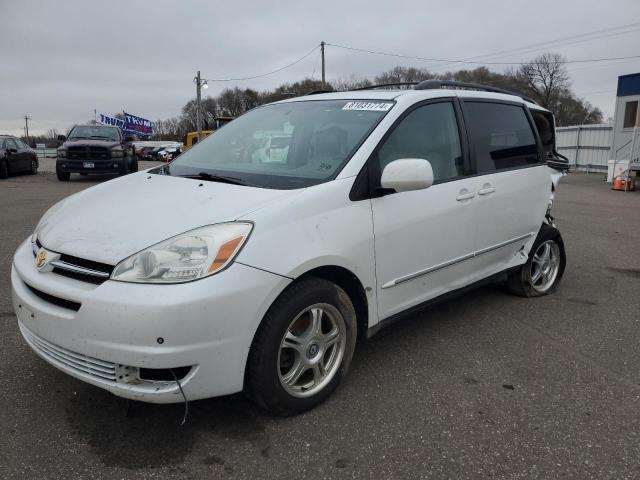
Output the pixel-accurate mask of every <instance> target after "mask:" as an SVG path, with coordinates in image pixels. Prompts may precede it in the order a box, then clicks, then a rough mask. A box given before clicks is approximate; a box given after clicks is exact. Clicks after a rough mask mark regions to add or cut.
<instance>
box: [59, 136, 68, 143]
mask: <svg viewBox="0 0 640 480" xmlns="http://www.w3.org/2000/svg"><path fill="white" fill-rule="evenodd" d="M66 139H67V137H65V136H64V135H58V141H59V142H64V141H65V140H66Z"/></svg>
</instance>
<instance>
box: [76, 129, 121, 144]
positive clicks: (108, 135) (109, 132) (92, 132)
mask: <svg viewBox="0 0 640 480" xmlns="http://www.w3.org/2000/svg"><path fill="white" fill-rule="evenodd" d="M81 139H94V140H114V141H119V140H120V133H119V132H118V129H117V128H114V127H101V126H96V125H81V126H77V127H73V129H71V132H69V137H68V140H81Z"/></svg>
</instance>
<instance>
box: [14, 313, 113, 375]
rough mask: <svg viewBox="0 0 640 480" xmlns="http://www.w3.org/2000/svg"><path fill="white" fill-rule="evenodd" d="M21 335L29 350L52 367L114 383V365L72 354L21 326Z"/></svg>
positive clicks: (79, 354)
mask: <svg viewBox="0 0 640 480" xmlns="http://www.w3.org/2000/svg"><path fill="white" fill-rule="evenodd" d="M20 330H22V335H23V336H24V338H25V340H27V342H28V343H29V345H30V346H31V348H33V349H34V350H35V351H36V352H38V353H39V354H40V355H42V356H43V357H44V358H46V359H47V360H48V361H49V362H51V363H53V364H54V365H57V366H59V367H60V368H63V369H64V370H72V371H74V372H76V373H79V374H82V375H89V376H92V377H96V378H99V379H102V380H108V381H110V382H115V381H116V365H115V363H111V362H107V361H105V360H99V359H97V358H93V357H89V356H87V355H83V354H81V353H76V352H72V351H71V350H67V349H66V348H63V347H59V346H58V345H54V344H53V343H51V342H48V341H47V340H45V339H43V338H40V337H38V336H37V335H36V334H35V333H33V332H31V331H30V330H28V329H27V328H25V327H24V326H23V325H20Z"/></svg>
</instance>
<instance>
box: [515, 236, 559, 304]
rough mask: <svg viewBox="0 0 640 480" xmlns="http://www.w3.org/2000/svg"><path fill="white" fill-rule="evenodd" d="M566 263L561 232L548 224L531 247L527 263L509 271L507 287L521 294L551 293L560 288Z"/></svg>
mask: <svg viewBox="0 0 640 480" xmlns="http://www.w3.org/2000/svg"><path fill="white" fill-rule="evenodd" d="M547 255H548V256H547ZM566 264H567V257H566V253H565V250H564V242H563V241H562V236H561V235H560V232H559V231H558V229H557V228H555V227H552V226H550V225H547V224H544V225H542V228H541V229H540V232H539V233H538V236H537V237H536V240H535V242H534V243H533V246H532V247H531V251H530V252H529V258H528V260H527V263H525V264H524V265H522V267H520V268H519V269H517V270H515V271H513V272H511V273H510V274H509V277H508V280H507V287H508V289H509V291H510V292H511V293H513V294H514V295H518V296H519V297H540V296H543V295H549V294H550V293H553V292H554V291H555V290H556V289H557V288H558V285H559V284H560V280H561V279H562V275H563V274H564V269H565V266H566Z"/></svg>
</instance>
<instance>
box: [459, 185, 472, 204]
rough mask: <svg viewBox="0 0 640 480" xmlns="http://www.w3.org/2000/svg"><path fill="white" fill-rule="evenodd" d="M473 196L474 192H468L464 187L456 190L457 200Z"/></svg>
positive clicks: (460, 200)
mask: <svg viewBox="0 0 640 480" xmlns="http://www.w3.org/2000/svg"><path fill="white" fill-rule="evenodd" d="M475 196H476V192H470V191H469V190H467V189H466V188H463V189H462V190H460V192H458V196H457V197H456V200H457V201H459V202H462V201H464V200H469V199H471V198H473V197H475Z"/></svg>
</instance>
